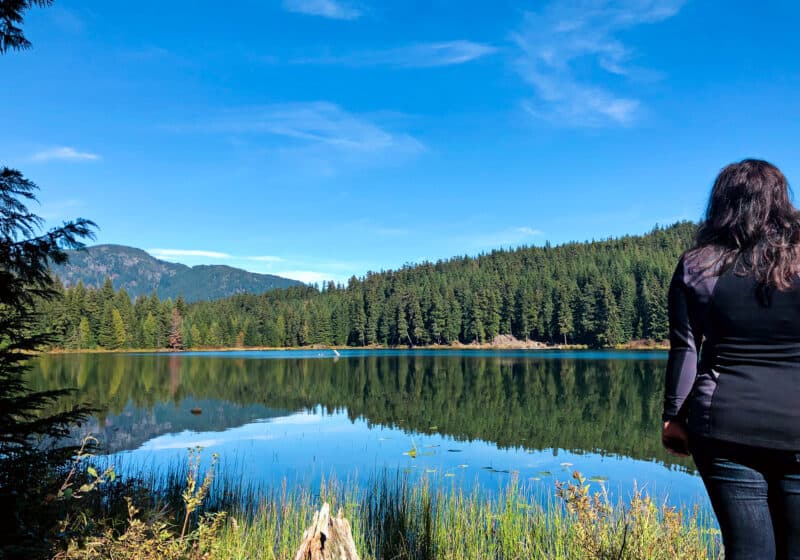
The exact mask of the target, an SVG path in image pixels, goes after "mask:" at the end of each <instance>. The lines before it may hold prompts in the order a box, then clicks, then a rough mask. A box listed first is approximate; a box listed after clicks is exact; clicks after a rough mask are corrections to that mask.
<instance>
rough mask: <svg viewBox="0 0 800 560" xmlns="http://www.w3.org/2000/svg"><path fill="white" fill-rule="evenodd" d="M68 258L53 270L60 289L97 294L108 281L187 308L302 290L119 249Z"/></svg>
mask: <svg viewBox="0 0 800 560" xmlns="http://www.w3.org/2000/svg"><path fill="white" fill-rule="evenodd" d="M67 253H68V255H69V262H68V263H67V264H65V265H54V266H53V269H52V270H53V273H54V274H55V275H56V276H58V277H59V278H60V279H61V281H62V282H63V283H64V285H65V286H73V285H75V284H77V283H78V281H83V283H84V285H86V286H87V287H89V286H91V287H95V288H100V287H101V286H102V285H103V282H105V279H106V277H109V278H111V281H112V283H113V284H114V288H115V289H120V288H125V290H126V291H127V292H128V294H129V295H130V296H131V297H136V296H141V295H150V294H151V293H153V291H155V292H156V293H157V294H158V297H159V298H161V299H165V298H173V299H175V298H176V297H178V296H179V295H180V296H183V298H184V299H185V300H186V301H187V302H192V301H201V300H214V299H219V298H224V297H228V296H232V295H234V294H241V293H252V294H260V293H263V292H266V291H268V290H274V289H276V288H288V287H290V286H302V285H303V283H302V282H298V281H297V280H290V279H288V278H282V277H280V276H275V275H272V274H257V273H255V272H248V271H246V270H242V269H239V268H233V267H231V266H224V265H198V266H186V265H185V264H178V263H170V262H166V261H162V260H159V259H157V258H155V257H153V256H151V255H150V254H148V253H146V252H145V251H142V250H141V249H136V248H134V247H125V246H124V245H95V246H93V247H86V248H85V249H81V250H79V251H68V252H67Z"/></svg>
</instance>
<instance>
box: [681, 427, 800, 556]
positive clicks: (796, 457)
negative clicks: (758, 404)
mask: <svg viewBox="0 0 800 560" xmlns="http://www.w3.org/2000/svg"><path fill="white" fill-rule="evenodd" d="M689 450H690V451H691V453H692V458H693V459H694V462H695V464H696V465H697V470H698V471H699V472H700V476H701V477H702V478H703V483H704V484H705V486H706V490H707V491H708V497H709V498H710V499H711V505H712V506H713V508H714V512H715V513H716V514H717V520H718V521H719V527H720V530H721V531H722V542H723V544H724V545H725V560H762V559H763V560H776V559H777V560H788V559H792V560H795V559H797V560H800V453H795V452H788V451H779V450H774V449H764V448H758V447H750V446H746V445H740V444H736V443H730V442H722V441H718V440H712V439H708V438H700V437H697V436H691V437H690V438H689Z"/></svg>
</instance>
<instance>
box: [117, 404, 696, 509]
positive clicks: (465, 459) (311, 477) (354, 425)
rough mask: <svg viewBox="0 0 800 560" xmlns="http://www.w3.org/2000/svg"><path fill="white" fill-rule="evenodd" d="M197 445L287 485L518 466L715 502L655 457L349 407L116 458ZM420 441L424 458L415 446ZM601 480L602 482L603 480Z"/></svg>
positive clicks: (460, 479)
mask: <svg viewBox="0 0 800 560" xmlns="http://www.w3.org/2000/svg"><path fill="white" fill-rule="evenodd" d="M195 445H200V446H203V448H204V452H203V454H204V457H205V458H206V459H207V458H208V457H209V456H210V455H211V453H219V455H220V460H221V465H220V468H219V475H220V476H230V477H235V478H237V479H238V478H241V479H242V480H244V481H246V482H247V483H253V484H256V485H261V484H263V485H266V486H278V485H280V484H281V482H282V481H283V480H284V479H286V480H287V481H288V482H289V483H290V484H291V483H296V484H303V485H309V486H311V487H314V486H316V485H317V484H318V483H319V481H320V480H321V479H322V478H323V477H324V478H330V477H331V476H333V477H334V478H336V479H337V480H339V481H345V480H352V479H354V478H355V479H357V480H358V481H360V482H367V481H369V480H370V479H371V478H373V477H374V476H375V474H376V473H380V472H381V471H383V470H386V471H388V472H390V473H392V472H401V473H403V472H409V473H412V476H413V475H415V474H416V473H419V475H425V476H428V477H429V478H432V479H434V480H440V481H441V482H443V483H446V484H447V485H450V484H453V483H454V484H458V485H460V486H462V487H463V488H465V489H466V490H467V491H469V490H471V488H472V487H473V485H474V484H475V482H476V481H477V482H478V483H479V484H480V486H481V487H482V488H485V489H496V488H500V487H502V486H504V485H505V483H506V482H507V481H508V480H509V477H510V476H511V473H512V472H514V471H518V473H519V474H518V476H519V479H520V481H522V482H526V483H527V484H530V485H533V486H536V485H542V487H543V489H546V490H551V489H552V488H553V483H554V481H555V480H567V479H569V478H570V477H571V473H572V471H573V470H578V471H580V472H581V473H582V474H583V475H584V476H586V477H587V478H592V477H603V478H607V482H604V484H606V485H607V487H608V488H609V490H610V492H611V494H612V497H613V496H617V495H619V492H620V491H622V495H623V496H627V495H629V493H630V492H631V491H632V489H633V484H634V481H637V482H638V485H639V487H640V488H642V487H643V488H645V489H646V490H647V491H648V492H649V493H650V494H651V495H654V496H658V497H659V498H661V499H663V498H665V497H666V498H667V499H668V501H669V503H671V504H673V505H680V504H687V505H692V504H695V503H700V504H703V505H704V504H706V500H707V498H706V496H705V491H704V489H703V485H702V482H701V480H700V479H699V478H698V477H697V476H694V475H691V474H689V473H686V472H682V471H680V470H678V469H677V468H674V469H670V468H668V467H665V466H664V465H662V464H659V463H656V462H650V461H641V460H634V459H630V458H622V457H612V456H605V457H604V456H601V455H599V454H595V453H585V454H576V453H570V452H565V451H563V450H562V451H559V450H545V451H534V452H529V451H526V450H524V449H521V448H511V449H499V448H498V447H497V446H495V445H493V444H491V443H487V442H484V441H478V440H476V441H473V442H464V441H456V440H455V439H453V438H451V437H448V436H440V435H425V434H413V433H408V432H404V431H403V430H401V429H393V428H386V427H381V426H377V425H372V427H370V426H369V425H368V424H367V422H366V421H364V420H356V421H351V420H350V419H349V418H348V417H347V415H346V413H345V412H336V413H333V414H326V413H323V412H322V409H321V408H317V409H315V410H314V411H313V412H307V413H298V414H292V415H289V416H284V417H278V418H273V419H269V420H264V421H257V422H252V423H248V424H245V425H243V426H240V427H236V428H231V429H228V430H225V431H223V432H190V431H184V432H180V433H175V434H168V435H161V436H158V437H155V438H153V439H151V440H149V441H147V442H146V443H144V444H143V445H142V446H140V447H139V448H138V449H135V450H133V451H125V452H121V453H117V454H115V455H114V456H113V458H112V461H115V462H119V463H122V464H124V465H125V469H126V470H127V469H131V468H134V467H136V466H139V465H141V466H143V467H145V468H148V469H150V468H153V469H156V470H162V469H164V468H166V467H168V466H174V465H175V464H180V463H182V462H185V460H186V456H187V452H186V450H187V448H188V447H192V446H195ZM412 447H416V450H417V456H416V458H412V457H411V456H410V455H409V454H408V452H409V451H410V450H411V449H412ZM499 471H505V472H499ZM593 485H594V486H595V487H596V488H597V489H599V488H600V483H599V482H594V483H593Z"/></svg>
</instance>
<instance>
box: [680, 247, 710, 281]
mask: <svg viewBox="0 0 800 560" xmlns="http://www.w3.org/2000/svg"><path fill="white" fill-rule="evenodd" d="M720 274H721V263H720V258H719V255H718V254H716V252H715V251H713V249H711V248H708V247H701V248H699V249H698V248H694V249H689V250H687V251H685V252H684V253H683V254H682V255H681V256H680V258H679V259H678V264H677V266H676V268H675V277H676V280H679V281H680V282H681V283H683V284H684V285H685V286H687V287H689V288H693V289H700V290H701V291H707V290H711V289H713V285H714V284H715V283H716V280H717V278H718V277H719V276H720Z"/></svg>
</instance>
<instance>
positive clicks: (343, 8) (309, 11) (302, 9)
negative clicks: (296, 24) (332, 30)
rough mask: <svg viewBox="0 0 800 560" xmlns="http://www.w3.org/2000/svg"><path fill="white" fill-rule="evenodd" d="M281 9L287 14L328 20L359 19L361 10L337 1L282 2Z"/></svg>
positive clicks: (287, 0)
mask: <svg viewBox="0 0 800 560" xmlns="http://www.w3.org/2000/svg"><path fill="white" fill-rule="evenodd" d="M283 7H284V9H286V10H287V11H289V12H295V13H298V14H306V15H310V16H321V17H326V18H330V19H357V18H359V17H361V10H359V9H358V8H356V7H354V6H352V5H351V4H348V3H345V2H340V1H338V0H283Z"/></svg>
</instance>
